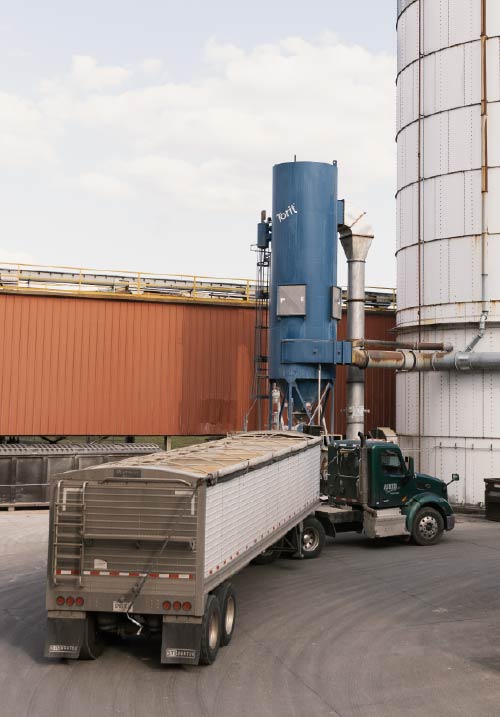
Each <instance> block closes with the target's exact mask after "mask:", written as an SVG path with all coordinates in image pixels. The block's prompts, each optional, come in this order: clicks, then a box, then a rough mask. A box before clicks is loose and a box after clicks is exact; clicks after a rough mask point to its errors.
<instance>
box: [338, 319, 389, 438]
mask: <svg viewBox="0 0 500 717" xmlns="http://www.w3.org/2000/svg"><path fill="white" fill-rule="evenodd" d="M394 327H395V317H394V314H393V313H392V312H388V311H384V312H382V311H381V312H375V311H370V310H368V311H367V313H366V329H365V334H366V338H367V339H385V340H387V341H394V340H395V335H394ZM338 337H339V339H346V338H347V321H346V316H345V313H344V315H343V317H342V320H341V322H340V324H339V331H338ZM365 373H366V375H365V380H366V383H365V409H366V410H367V411H368V413H367V414H366V418H365V427H366V429H367V430H370V429H371V428H375V427H376V426H390V427H391V428H394V429H395V428H396V374H395V372H394V371H392V370H390V369H389V370H388V369H377V370H375V369H372V370H369V371H366V372H365ZM346 380H347V368H345V367H344V366H339V367H338V368H337V381H336V383H335V433H342V434H345V429H346V422H345V407H346V405H347V399H346Z"/></svg>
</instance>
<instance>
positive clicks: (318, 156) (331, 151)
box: [0, 33, 395, 281]
mask: <svg viewBox="0 0 500 717" xmlns="http://www.w3.org/2000/svg"><path fill="white" fill-rule="evenodd" d="M205 63H206V66H205V68H204V72H203V73H200V74H199V76H198V77H196V78H193V79H192V80H190V81H188V80H186V81H177V82H175V81H168V82H161V83H160V82H158V74H159V73H161V71H162V68H163V65H162V63H161V61H160V60H158V59H156V58H148V59H146V60H143V61H142V62H140V63H138V64H137V65H136V66H135V67H133V66H130V67H131V69H127V68H125V67H118V66H116V67H115V66H110V67H108V66H102V65H100V64H99V63H98V62H97V60H96V59H95V58H93V57H90V56H84V55H77V56H75V57H73V60H72V64H71V69H70V72H69V73H68V74H67V75H66V76H63V77H59V78H57V77H56V78H48V79H47V80H46V81H45V82H44V83H42V86H41V92H40V93H39V94H38V95H36V96H34V97H18V98H13V97H11V96H9V97H8V101H7V113H6V117H3V118H2V95H0V132H1V131H2V129H3V131H4V141H5V137H7V142H8V143H10V145H11V147H12V151H11V155H12V156H11V161H12V160H13V159H15V157H16V156H17V157H18V158H19V162H22V161H24V160H23V148H24V147H30V146H31V149H28V150H26V152H24V155H26V154H30V153H31V154H32V155H33V157H34V158H35V160H36V161H37V162H38V163H39V164H40V166H41V165H43V163H44V161H45V162H46V161H47V160H48V159H49V158H50V157H52V158H54V157H58V158H59V160H60V167H59V172H62V174H63V175H64V174H65V175H66V177H67V179H68V183H69V184H70V183H71V182H74V179H73V178H74V177H75V176H77V177H78V178H79V179H78V180H77V185H75V186H79V187H80V188H81V189H84V190H85V192H84V194H92V195H93V196H94V198H95V205H94V206H95V210H94V211H95V212H96V213H98V211H99V207H100V206H101V205H99V201H102V202H103V204H102V207H103V211H104V210H106V211H109V209H108V207H109V204H106V199H109V198H110V197H118V198H119V197H123V198H125V197H126V198H127V199H128V200H130V201H128V202H127V216H125V215H124V213H122V214H120V213H119V210H118V209H117V210H116V215H115V216H114V222H115V225H116V227H117V231H119V233H120V235H121V236H122V237H123V238H124V240H123V246H124V247H125V246H126V239H125V238H126V237H127V236H130V241H131V245H132V244H133V245H134V246H135V242H136V238H137V237H136V235H134V236H133V237H132V233H131V232H132V229H131V228H130V225H131V222H130V217H131V216H136V217H137V222H136V224H137V227H139V229H138V230H142V224H141V221H142V217H144V216H145V215H146V210H145V207H146V206H147V207H148V211H149V215H151V214H153V215H154V217H155V219H154V222H155V223H154V224H151V227H150V235H151V236H155V237H156V236H157V237H163V231H164V229H163V227H164V225H165V222H166V221H167V219H166V216H167V214H168V223H169V227H170V231H171V232H172V233H173V235H175V236H182V234H183V232H184V231H185V227H186V225H185V222H184V219H183V217H184V216H185V212H186V211H189V222H190V225H189V226H190V230H191V231H193V232H194V233H195V234H196V232H198V234H199V236H200V237H201V236H203V235H204V233H205V232H206V230H207V222H209V221H213V222H214V224H213V226H214V227H215V226H216V222H217V221H218V216H219V215H220V214H221V212H223V213H224V216H225V222H224V223H223V225H222V226H220V228H219V230H220V236H219V241H220V249H221V251H220V256H221V255H224V256H227V257H229V256H231V257H232V259H231V261H235V262H236V263H238V262H239V264H238V266H236V267H235V269H234V272H235V273H238V274H241V273H243V270H242V269H241V268H240V267H241V266H243V263H244V262H245V263H246V264H248V251H247V247H248V243H249V241H248V239H247V238H245V239H244V240H242V243H241V250H238V251H239V252H240V254H238V256H237V257H236V256H235V254H234V252H235V248H234V246H235V245H234V231H235V230H234V227H235V226H237V227H239V229H238V231H240V230H241V227H242V226H248V227H249V230H248V231H249V234H248V236H250V235H251V236H252V240H253V222H254V218H255V216H256V215H257V214H258V212H259V210H260V209H261V207H262V206H267V207H269V204H270V170H271V166H272V165H273V164H274V163H276V162H280V161H287V160H290V159H291V158H292V157H293V155H294V154H296V155H297V158H298V159H299V160H300V159H312V160H319V161H331V160H332V159H337V160H338V161H339V176H340V184H341V192H342V194H343V195H347V196H348V197H349V198H350V199H351V200H352V201H354V202H355V204H357V205H361V206H363V207H365V208H367V209H368V210H369V211H370V208H371V207H373V209H374V210H375V212H377V211H379V207H380V206H381V204H382V202H383V201H384V198H387V203H386V204H385V208H387V207H391V206H392V204H391V202H392V201H393V200H392V197H393V192H394V168H395V146H394V126H393V125H394V114H395V112H394V106H395V97H394V95H395V91H394V76H395V60H394V58H393V57H392V56H389V55H387V54H383V53H379V54H374V53H372V52H370V51H368V50H367V49H365V48H363V47H360V46H356V45H353V46H348V45H345V44H342V42H340V41H339V39H338V37H337V36H336V35H334V34H332V33H325V34H324V35H323V36H322V37H321V38H319V39H318V41H317V42H311V41H306V40H304V39H303V38H300V37H289V38H286V39H284V40H282V41H276V42H270V43H268V44H266V45H262V46H259V47H255V48H253V49H252V50H250V51H245V50H243V49H241V48H239V47H236V46H234V45H231V44H219V43H217V42H216V41H215V40H214V39H210V40H209V41H208V42H207V45H206V50H205ZM125 83H127V85H126V88H125V87H124V84H125ZM113 206H114V205H113ZM104 208H105V209H104ZM152 208H154V211H152ZM176 210H180V211H176ZM82 212H83V210H82ZM134 212H135V215H134ZM386 215H387V212H386ZM96 216H97V214H96ZM210 216H212V217H213V219H209V217H210ZM177 217H178V218H177ZM372 219H373V221H374V222H375V223H376V219H374V218H373V217H372ZM81 221H83V222H84V223H87V224H88V225H89V233H95V229H94V228H90V227H91V223H92V221H93V215H88V213H87V214H86V216H84V217H82V218H81ZM95 221H96V227H97V230H99V224H98V220H97V219H96V220H95ZM151 221H152V220H151ZM379 224H383V226H376V227H375V228H376V231H377V230H378V231H379V232H380V233H381V234H383V235H384V236H385V237H389V239H387V238H386V240H385V241H386V243H385V246H386V250H385V260H383V259H382V258H380V261H379V267H380V271H381V272H382V273H383V272H385V276H387V272H388V269H387V265H388V263H387V259H386V257H387V254H392V253H393V247H392V239H393V230H394V228H393V218H392V215H391V216H389V217H388V218H383V217H382V212H381V211H380V220H379ZM136 231H137V229H136ZM215 232H216V230H215V229H214V234H215ZM245 236H247V235H245ZM200 241H201V240H200ZM387 242H389V244H387ZM143 246H144V247H145V244H143ZM237 246H240V245H237ZM378 246H380V247H381V246H382V245H377V247H375V243H374V250H373V254H374V255H376V254H377V251H380V252H382V249H381V248H380V249H379V248H378ZM387 249H388V250H387ZM175 251H176V258H177V259H178V261H177V266H179V267H183V270H185V269H188V267H189V262H195V260H196V258H197V256H198V252H197V248H196V247H193V246H188V245H187V243H186V242H180V243H178V244H177V245H176V249H175ZM231 252H232V253H231ZM131 256H132V255H131ZM200 256H201V254H200ZM220 256H219V259H218V258H217V257H216V253H214V252H212V253H211V254H208V255H204V261H205V262H208V266H207V267H206V271H207V272H211V273H214V272H215V273H216V272H217V264H216V262H217V261H220ZM380 257H382V253H381V254H380ZM112 258H113V257H112V255H110V257H109V258H106V262H107V263H108V264H109V263H110V262H111V261H112ZM84 260H85V263H87V264H89V263H90V264H91V263H94V264H98V263H102V257H100V256H96V258H95V260H94V261H93V260H92V258H91V257H88V256H86V257H85V258H84ZM82 261H83V257H82ZM210 261H213V266H210V265H209V264H210ZM389 263H390V262H389ZM193 271H198V269H197V268H193ZM224 271H226V273H230V268H226V269H224ZM389 271H392V270H389ZM245 273H249V272H245ZM380 280H381V281H388V279H387V278H383V277H382V278H381V279H380Z"/></svg>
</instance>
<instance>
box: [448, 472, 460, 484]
mask: <svg viewBox="0 0 500 717" xmlns="http://www.w3.org/2000/svg"><path fill="white" fill-rule="evenodd" d="M457 480H460V476H459V475H458V473H452V474H451V480H450V481H449V483H447V484H446V485H450V483H454V482H455V481H457Z"/></svg>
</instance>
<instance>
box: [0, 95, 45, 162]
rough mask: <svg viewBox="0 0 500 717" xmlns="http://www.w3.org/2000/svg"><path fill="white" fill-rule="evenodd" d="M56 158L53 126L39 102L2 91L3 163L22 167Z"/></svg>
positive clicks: (0, 138) (0, 143)
mask: <svg viewBox="0 0 500 717" xmlns="http://www.w3.org/2000/svg"><path fill="white" fill-rule="evenodd" d="M54 159H55V150H54V147H53V142H52V138H51V132H50V126H49V123H47V120H46V117H45V116H44V114H43V112H42V111H41V110H40V108H39V107H38V105H37V104H36V102H34V101H32V100H30V99H24V98H21V97H16V96H15V95H12V94H8V93H6V92H0V166H2V165H3V166H4V167H5V166H7V167H11V168H14V169H20V168H23V167H25V166H27V165H31V166H33V165H35V166H40V165H44V164H46V163H52V162H53V161H54Z"/></svg>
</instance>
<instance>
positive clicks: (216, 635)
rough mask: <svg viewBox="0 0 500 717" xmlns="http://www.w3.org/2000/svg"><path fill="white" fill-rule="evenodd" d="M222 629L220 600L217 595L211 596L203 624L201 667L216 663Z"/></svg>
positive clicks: (208, 599)
mask: <svg viewBox="0 0 500 717" xmlns="http://www.w3.org/2000/svg"><path fill="white" fill-rule="evenodd" d="M221 627H222V620H221V610H220V604H219V600H218V599H217V596H216V595H209V596H208V597H207V604H206V606H205V613H204V615H203V622H202V624H201V645H200V665H211V664H212V663H213V662H215V658H216V657H217V653H218V652H219V647H220V639H221Z"/></svg>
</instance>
